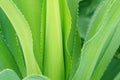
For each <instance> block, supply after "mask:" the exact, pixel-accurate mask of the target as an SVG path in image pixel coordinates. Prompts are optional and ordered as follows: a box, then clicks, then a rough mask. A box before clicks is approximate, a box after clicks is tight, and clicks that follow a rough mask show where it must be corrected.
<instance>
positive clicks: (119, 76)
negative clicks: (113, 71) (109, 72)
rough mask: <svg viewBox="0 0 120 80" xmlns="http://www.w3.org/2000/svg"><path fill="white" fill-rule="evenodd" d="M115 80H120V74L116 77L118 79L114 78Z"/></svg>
mask: <svg viewBox="0 0 120 80" xmlns="http://www.w3.org/2000/svg"><path fill="white" fill-rule="evenodd" d="M114 80H120V72H119V73H118V74H117V75H116V77H115V78H114Z"/></svg>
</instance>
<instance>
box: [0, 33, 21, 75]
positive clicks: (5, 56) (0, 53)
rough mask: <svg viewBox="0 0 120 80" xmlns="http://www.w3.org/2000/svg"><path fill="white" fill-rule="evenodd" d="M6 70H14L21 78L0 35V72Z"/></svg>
mask: <svg viewBox="0 0 120 80" xmlns="http://www.w3.org/2000/svg"><path fill="white" fill-rule="evenodd" d="M6 68H10V69H13V70H15V71H16V72H17V73H18V74H19V76H20V77H21V73H20V71H19V69H18V66H17V64H16V61H15V59H14V57H13V56H12V55H11V52H10V51H9V49H8V48H7V46H6V44H5V42H4V40H3V35H1V34H0V71H1V70H3V69H6Z"/></svg>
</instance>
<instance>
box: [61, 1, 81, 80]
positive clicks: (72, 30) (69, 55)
mask: <svg viewBox="0 0 120 80" xmlns="http://www.w3.org/2000/svg"><path fill="white" fill-rule="evenodd" d="M79 1H80V0H66V2H67V3H65V4H66V6H67V9H66V13H64V11H65V10H63V13H64V14H66V15H64V16H63V17H65V16H67V17H68V19H66V18H63V19H64V20H63V21H65V20H66V21H65V22H64V23H63V24H64V26H63V34H64V35H65V37H66V38H65V37H64V41H65V49H66V53H65V54H66V57H65V58H66V64H68V63H69V65H66V69H68V71H67V72H66V73H67V74H66V79H70V80H71V79H72V77H73V75H74V74H75V72H76V70H77V68H78V65H79V60H80V53H81V37H80V33H79V30H78V24H77V23H78V7H79V5H78V4H79ZM61 6H62V4H61ZM66 6H65V7H66ZM62 9H63V8H62ZM62 9H61V11H62ZM68 10H69V11H68ZM67 11H68V12H67ZM66 31H68V32H67V33H66ZM67 59H68V61H67Z"/></svg>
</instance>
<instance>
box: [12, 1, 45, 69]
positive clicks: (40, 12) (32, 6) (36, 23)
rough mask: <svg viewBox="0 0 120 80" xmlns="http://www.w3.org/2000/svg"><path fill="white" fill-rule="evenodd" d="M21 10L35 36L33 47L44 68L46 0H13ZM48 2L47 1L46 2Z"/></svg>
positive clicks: (40, 65)
mask: <svg viewBox="0 0 120 80" xmlns="http://www.w3.org/2000/svg"><path fill="white" fill-rule="evenodd" d="M13 1H14V2H15V4H16V5H17V7H18V8H19V9H20V10H21V12H22V13H23V15H24V17H25V18H26V20H27V21H28V23H29V25H30V26H29V27H30V29H31V32H32V37H33V49H34V55H35V57H36V60H37V62H38V64H39V67H40V68H41V71H42V70H43V55H44V53H45V52H44V48H45V47H44V45H45V43H44V41H45V39H44V38H45V26H44V25H45V21H44V19H43V17H45V16H44V15H45V11H46V9H45V8H44V9H43V6H44V3H45V1H46V0H13ZM45 4H46V3H45Z"/></svg>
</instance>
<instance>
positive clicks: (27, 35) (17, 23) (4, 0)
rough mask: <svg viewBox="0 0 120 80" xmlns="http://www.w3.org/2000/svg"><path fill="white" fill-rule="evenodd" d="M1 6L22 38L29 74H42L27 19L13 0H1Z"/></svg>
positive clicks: (20, 38)
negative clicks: (35, 55)
mask: <svg viewBox="0 0 120 80" xmlns="http://www.w3.org/2000/svg"><path fill="white" fill-rule="evenodd" d="M0 6H1V8H2V9H3V11H4V12H5V13H6V15H7V17H8V19H9V20H10V22H11V24H12V25H13V28H14V29H15V31H16V33H17V35H18V38H19V40H20V43H21V46H22V50H23V53H24V58H25V64H26V69H27V75H30V74H40V73H41V71H40V69H39V66H38V64H37V62H36V59H35V57H34V52H33V40H32V33H31V30H30V27H29V25H28V23H27V21H26V20H25V18H24V16H23V15H22V14H21V12H20V11H19V9H18V8H17V7H16V6H15V4H14V3H13V2H12V1H11V0H0ZM13 15H16V16H13ZM23 33H24V34H23Z"/></svg>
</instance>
